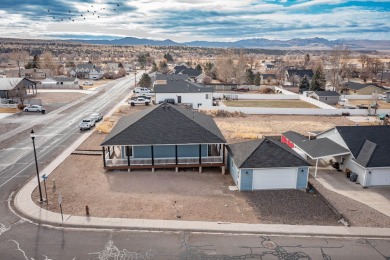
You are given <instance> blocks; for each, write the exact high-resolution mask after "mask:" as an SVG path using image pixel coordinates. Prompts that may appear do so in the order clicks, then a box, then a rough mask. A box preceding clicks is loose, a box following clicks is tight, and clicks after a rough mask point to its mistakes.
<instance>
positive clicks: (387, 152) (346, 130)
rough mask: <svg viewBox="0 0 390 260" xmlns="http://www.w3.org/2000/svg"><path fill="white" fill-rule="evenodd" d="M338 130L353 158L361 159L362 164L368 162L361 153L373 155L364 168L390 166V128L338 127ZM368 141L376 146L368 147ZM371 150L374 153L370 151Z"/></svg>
mask: <svg viewBox="0 0 390 260" xmlns="http://www.w3.org/2000/svg"><path fill="white" fill-rule="evenodd" d="M336 129H337V131H338V132H339V134H340V135H341V137H342V138H343V140H344V142H345V143H346V144H347V146H348V148H349V150H350V151H351V152H352V155H353V157H355V158H359V161H360V162H361V163H364V162H366V160H365V159H363V158H362V157H361V156H359V155H360V153H365V154H371V158H370V159H369V160H368V161H367V162H366V163H365V165H362V166H364V167H389V166H390V126H336ZM367 140H368V141H370V142H372V143H374V144H376V146H375V147H374V148H372V146H368V144H367V143H366V141H367ZM365 144H366V145H365ZM370 149H373V151H369V150H370Z"/></svg>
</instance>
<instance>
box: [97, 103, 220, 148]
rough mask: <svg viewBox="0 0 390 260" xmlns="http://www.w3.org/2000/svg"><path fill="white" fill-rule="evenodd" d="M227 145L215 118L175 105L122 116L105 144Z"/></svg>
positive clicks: (160, 106)
mask: <svg viewBox="0 0 390 260" xmlns="http://www.w3.org/2000/svg"><path fill="white" fill-rule="evenodd" d="M206 143H226V140H225V138H224V137H223V135H222V133H221V131H220V130H219V128H218V126H217V125H216V124H215V122H214V120H213V118H212V117H210V116H207V115H204V114H201V113H199V112H195V111H192V110H189V109H186V108H182V107H179V106H175V105H169V106H168V105H164V104H161V105H159V106H155V107H151V108H148V109H145V110H143V111H141V112H139V113H136V114H133V115H129V116H126V117H122V118H121V119H120V120H119V121H118V123H117V124H116V125H115V127H114V128H113V129H112V131H111V132H110V133H109V134H108V136H107V137H106V138H105V140H104V141H103V143H102V144H101V145H148V144H206Z"/></svg>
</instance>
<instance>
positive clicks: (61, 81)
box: [38, 77, 80, 89]
mask: <svg viewBox="0 0 390 260" xmlns="http://www.w3.org/2000/svg"><path fill="white" fill-rule="evenodd" d="M38 87H40V88H62V89H66V88H70V89H78V88H80V86H79V80H78V79H77V78H72V77H51V78H46V79H44V80H42V81H41V82H40V84H38Z"/></svg>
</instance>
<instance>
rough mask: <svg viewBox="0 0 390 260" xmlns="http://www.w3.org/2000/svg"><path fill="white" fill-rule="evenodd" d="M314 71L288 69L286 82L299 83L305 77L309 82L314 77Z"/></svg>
mask: <svg viewBox="0 0 390 260" xmlns="http://www.w3.org/2000/svg"><path fill="white" fill-rule="evenodd" d="M313 75H314V73H313V70H311V69H310V70H304V69H288V70H286V78H285V80H286V81H289V82H293V81H295V82H293V83H298V82H299V81H300V80H301V79H302V78H303V77H304V76H306V77H307V78H308V79H309V80H311V78H312V77H313Z"/></svg>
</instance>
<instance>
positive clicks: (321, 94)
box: [314, 90, 340, 97]
mask: <svg viewBox="0 0 390 260" xmlns="http://www.w3.org/2000/svg"><path fill="white" fill-rule="evenodd" d="M314 93H316V95H317V96H319V97H339V96H340V94H339V93H337V92H336V91H329V90H327V91H314Z"/></svg>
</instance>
